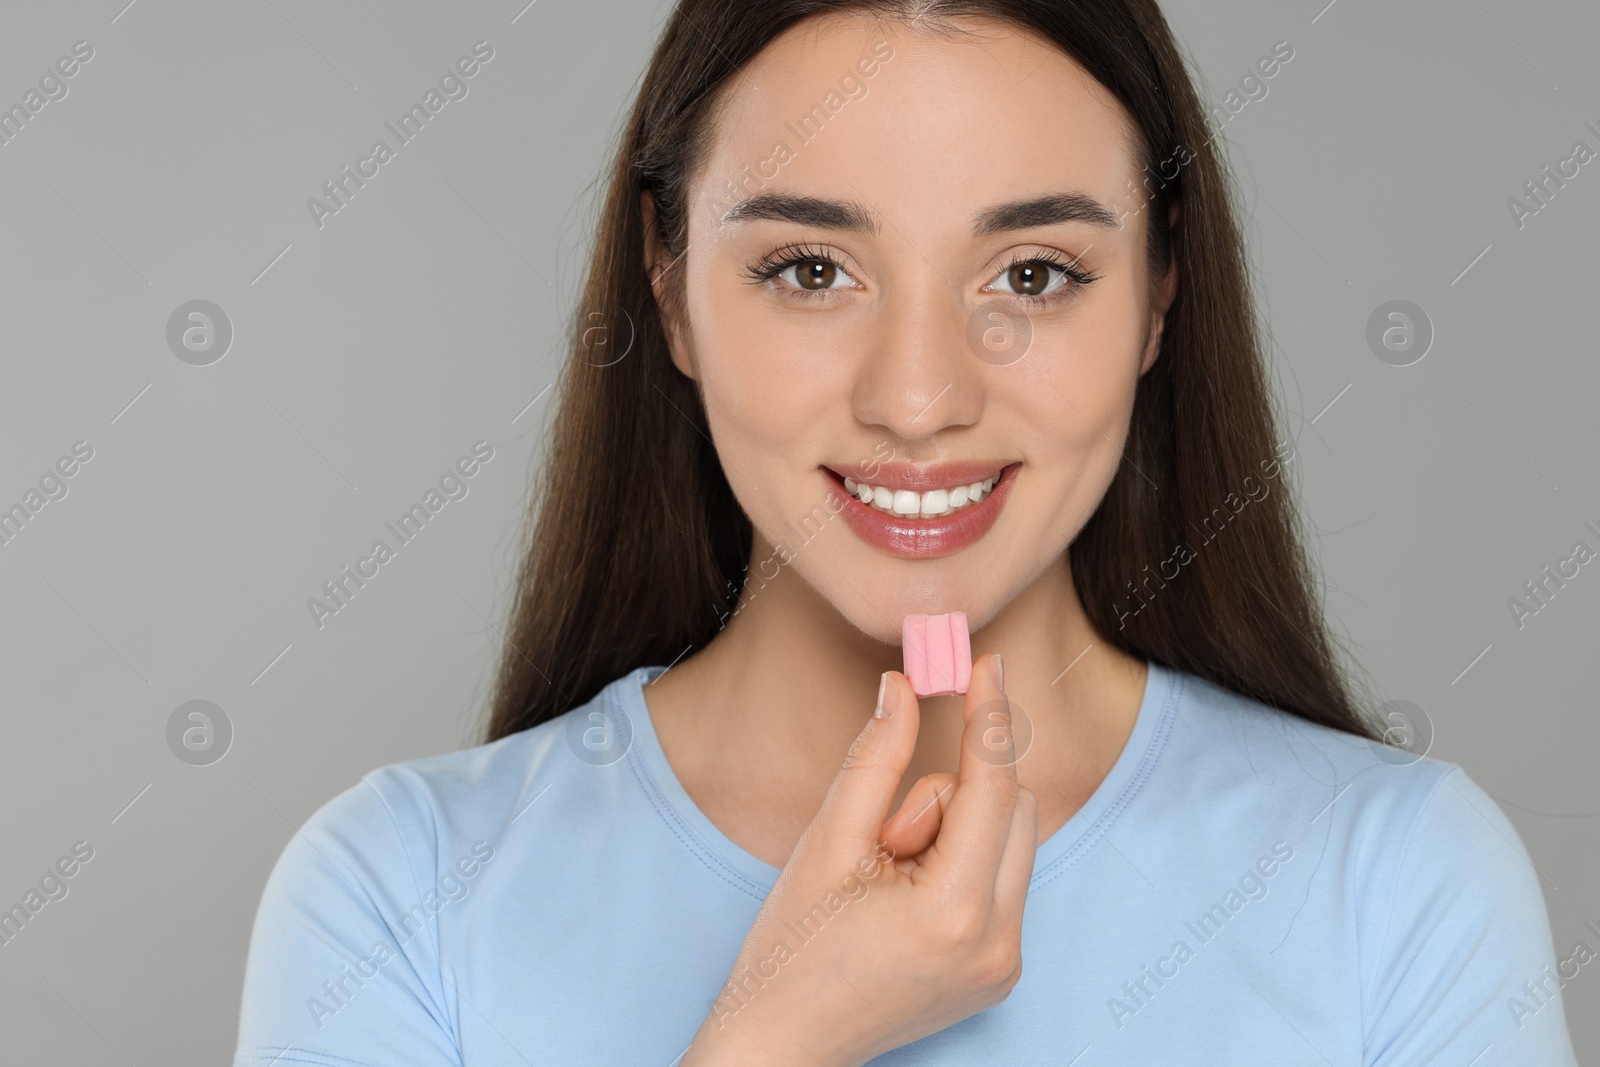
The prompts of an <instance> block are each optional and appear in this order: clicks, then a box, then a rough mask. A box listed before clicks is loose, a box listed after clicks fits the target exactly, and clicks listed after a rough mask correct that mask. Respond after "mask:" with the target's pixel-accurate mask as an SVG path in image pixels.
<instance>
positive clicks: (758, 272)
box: [651, 16, 1176, 642]
mask: <svg viewBox="0 0 1600 1067" xmlns="http://www.w3.org/2000/svg"><path fill="white" fill-rule="evenodd" d="M961 25H962V26H964V27H965V28H969V29H972V30H974V31H976V32H977V33H978V34H979V35H980V36H979V37H977V38H975V39H962V38H949V37H941V36H939V35H937V34H935V33H932V32H929V31H928V30H926V29H924V28H920V27H916V26H912V25H908V24H905V23H899V22H887V21H886V22H878V21H875V20H872V19H868V18H863V17H857V16H850V17H828V18H822V19H812V20H808V21H807V22H805V23H802V24H801V25H799V26H797V27H795V28H793V29H791V30H789V31H788V32H786V33H785V34H784V35H783V36H781V37H779V38H778V39H777V40H776V41H774V42H773V43H772V44H771V45H770V46H769V47H767V48H766V49H765V50H764V51H763V52H762V53H761V54H760V55H759V56H758V57H757V58H756V59H755V60H754V61H753V62H752V63H751V64H750V65H749V66H748V67H747V68H746V70H745V71H744V72H743V73H742V74H740V75H737V76H735V77H734V79H733V80H732V82H731V83H730V84H729V86H728V87H727V89H726V91H725V95H724V98H723V107H722V108H721V110H720V111H719V112H718V115H717V119H716V122H715V134H714V139H713V142H712V144H711V147H710V151H709V154H708V156H707V157H706V160H705V162H704V164H703V166H702V168H701V170H700V171H699V173H698V174H697V175H696V177H695V180H694V182H693V185H692V187H691V189H690V204H689V211H690V222H689V230H688V246H687V249H686V251H685V253H684V255H683V256H682V257H681V258H680V259H679V260H677V261H670V260H666V259H664V258H657V259H655V260H654V262H656V263H657V264H658V265H667V264H669V263H670V266H669V267H668V269H669V270H671V271H681V272H682V276H681V278H680V279H679V281H680V282H681V284H682V286H683V294H684V309H685V312H686V314H687V320H688V321H687V326H688V329H687V331H686V332H682V333H679V334H678V335H677V340H675V342H674V345H673V359H674V362H675V363H676V364H677V366H678V368H679V369H680V370H682V371H683V372H684V373H685V374H687V375H689V376H690V377H692V378H694V379H695V380H696V381H697V382H698V383H699V385H700V389H701V393H702V395H703V397H704V403H705V407H706V412H707V416H708V419H709V422H710V427H711V433H712V438H713V441H714V443H715V446H716V449H717V452H718V454H719V456H720V458H721V462H722V467H723V469H724V471H725V472H726V475H727V477H728V481H729V484H730V485H731V486H732V488H733V491H734V494H735V495H736V496H737V498H738V500H739V502H740V504H741V505H742V506H743V508H744V510H745V513H746V514H747V515H748V516H749V517H750V520H751V522H752V524H753V525H754V527H755V530H756V538H755V554H754V556H753V558H752V559H751V561H750V580H751V581H754V580H756V579H757V578H758V577H759V578H760V579H763V580H772V579H773V578H774V577H776V576H777V574H778V573H779V572H780V570H782V569H789V570H792V571H793V572H795V573H796V574H798V575H799V576H801V577H803V578H804V580H805V581H806V582H807V583H809V584H810V585H811V586H812V587H813V588H814V589H815V590H817V591H818V592H819V593H820V594H821V596H822V597H824V598H825V599H826V600H827V601H829V602H830V603H831V604H833V605H834V607H835V608H837V610H838V611H839V612H840V613H841V614H842V615H843V616H845V617H846V618H847V619H849V620H850V621H851V622H852V623H854V624H855V626H856V627H857V628H859V629H860V630H862V631H864V632H866V633H868V634H871V635H873V636H875V637H877V638H878V639H879V640H883V641H886V642H897V641H898V640H899V635H900V619H901V617H902V616H903V615H904V614H906V613H908V612H926V613H938V612H945V611H956V610H960V611H965V612H967V614H968V616H969V620H970V622H971V624H972V626H973V627H974V628H975V629H976V628H980V627H981V626H983V625H984V624H985V623H986V622H987V621H988V620H989V619H990V618H992V617H993V616H994V615H995V614H996V613H997V612H998V611H999V610H1000V609H1001V608H1002V607H1004V606H1005V604H1006V603H1007V602H1009V601H1010V600H1011V599H1012V597H1014V596H1015V595H1016V594H1017V593H1019V592H1020V591H1021V590H1022V589H1024V588H1026V587H1027V586H1028V585H1029V584H1031V583H1032V582H1033V581H1034V580H1035V579H1036V578H1038V577H1039V576H1040V574H1041V573H1042V572H1044V571H1045V570H1046V569H1047V568H1049V567H1051V566H1052V565H1054V564H1058V563H1059V562H1060V561H1061V557H1062V554H1063V553H1064V551H1065V549H1066V547H1067V546H1068V544H1070V543H1071V541H1072V540H1073V538H1074V537H1076V536H1077V534H1078V531H1079V530H1080V529H1082V527H1083V525H1084V523H1085V522H1086V521H1087V520H1088V519H1089V517H1090V515H1091V514H1093V512H1094V510H1095V508H1096V507H1097V505H1098V504H1099V502H1100V499H1101V497H1102V496H1103V495H1104V493H1105V490H1106V488H1107V486H1108V485H1109V484H1110V482H1111V479H1112V476H1113V475H1114V474H1115V473H1116V471H1117V468H1118V464H1119V462H1120V458H1121V453H1122V447H1123V443H1124V440H1125V438H1126V434H1127V428H1128V420H1129V416H1130V413H1131V411H1132V405H1133V398H1134V390H1135V387H1136V385H1137V383H1138V379H1139V376H1140V375H1141V374H1142V373H1144V371H1146V370H1148V369H1149V367H1150V366H1151V364H1152V363H1153V362H1154V359H1155V355H1156V351H1157V342H1158V340H1159V329H1160V325H1159V323H1160V318H1161V316H1162V314H1163V313H1164V311H1165V306H1166V304H1167V303H1169V302H1170V299H1171V292H1172V291H1173V286H1174V285H1175V281H1176V279H1175V276H1173V275H1171V274H1170V273H1169V275H1168V276H1167V277H1166V278H1165V279H1163V281H1162V284H1161V285H1157V286H1152V279H1151V275H1150V273H1149V270H1148V265H1147V263H1146V257H1145V241H1146V215H1145V214H1144V213H1143V211H1142V210H1141V209H1142V208H1144V207H1145V206H1146V204H1147V200H1146V196H1145V186H1144V185H1143V184H1142V183H1141V181H1140V178H1141V175H1140V173H1139V170H1140V168H1139V164H1138V162H1136V159H1137V157H1136V154H1135V151H1134V147H1133V145H1134V141H1135V137H1136V131H1135V128H1134V126H1133V124H1132V122H1131V120H1130V119H1129V118H1128V116H1127V113H1126V111H1125V110H1124V109H1123V108H1122V106H1121V105H1120V104H1119V103H1118V102H1117V101H1116V100H1115V98H1114V97H1112V96H1111V94H1110V93H1109V92H1107V91H1106V90H1105V89H1104V88H1103V87H1102V86H1100V85H1099V84H1098V83H1097V82H1095V81H1094V80H1093V79H1092V78H1091V77H1090V76H1089V75H1088V74H1087V73H1085V72H1084V70H1083V69H1082V68H1081V67H1080V66H1078V65H1077V63H1076V62H1074V61H1073V60H1071V59H1069V58H1067V57H1066V56H1065V55H1063V54H1061V53H1060V52H1058V51H1056V50H1055V49H1054V48H1053V47H1050V46H1047V45H1046V44H1044V43H1043V42H1042V41H1041V39H1039V38H1037V37H1034V36H1032V35H1028V34H1024V33H1022V32H1020V31H1018V30H1016V29H1015V28H1014V27H1011V26H1009V25H1008V24H1005V23H1000V22H994V21H988V20H983V21H977V20H963V21H962V23H961ZM651 229H652V232H653V227H652V228H651ZM655 255H657V256H658V257H659V255H660V253H659V251H657V252H656V253H655ZM997 473H998V474H999V475H1000V477H999V480H998V482H997V483H996V484H995V485H994V487H993V491H992V492H990V493H978V494H974V493H972V492H971V490H970V489H969V488H962V487H967V486H971V485H972V484H973V483H979V482H984V481H987V480H988V479H989V478H990V477H991V476H993V475H995V474H997ZM846 477H847V478H849V479H851V481H850V483H849V484H848V485H847V484H845V483H844V481H843V478H846ZM862 483H864V484H865V486H866V488H865V489H863V488H861V485H862ZM850 486H855V487H856V488H855V491H854V493H853V494H852V492H851V491H850ZM939 490H947V492H945V493H943V494H941V493H940V492H939ZM925 494H926V495H925ZM862 496H869V497H871V498H872V502H870V503H867V502H863V501H862V500H861V499H860V498H861V497H862ZM963 499H965V503H960V505H959V506H957V504H958V502H960V501H962V500H963ZM881 504H887V509H884V508H883V507H881V506H880V505H881ZM941 509H943V510H944V513H943V514H932V513H935V512H939V511H940V510H941ZM790 580H793V579H792V578H791V579H790Z"/></svg>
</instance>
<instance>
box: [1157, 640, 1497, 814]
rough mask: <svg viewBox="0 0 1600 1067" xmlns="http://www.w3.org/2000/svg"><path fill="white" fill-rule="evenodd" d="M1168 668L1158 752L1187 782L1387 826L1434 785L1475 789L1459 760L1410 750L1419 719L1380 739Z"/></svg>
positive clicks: (1424, 733) (1422, 738)
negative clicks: (1184, 771)
mask: <svg viewBox="0 0 1600 1067" xmlns="http://www.w3.org/2000/svg"><path fill="white" fill-rule="evenodd" d="M1169 670H1170V668H1169ZM1172 674H1173V675H1174V676H1175V678H1174V681H1173V688H1174V690H1175V691H1176V692H1175V699H1174V700H1172V702H1171V703H1172V704H1173V713H1172V716H1171V717H1172V720H1173V722H1172V727H1171V734H1170V740H1169V743H1168V746H1167V747H1168V751H1167V752H1166V754H1165V757H1164V758H1165V759H1170V760H1172V761H1173V762H1174V763H1182V764H1183V765H1184V766H1185V767H1187V768H1189V769H1190V770H1191V771H1192V774H1191V775H1190V778H1191V783H1192V784H1191V788H1193V789H1197V790H1206V791H1209V792H1212V793H1215V794H1218V795H1226V796H1231V797H1234V798H1236V799H1237V800H1239V801H1241V802H1243V803H1251V802H1254V803H1259V804H1264V805H1272V806H1274V807H1277V808H1283V807H1288V808H1290V809H1292V810H1294V811H1295V812H1297V813H1299V812H1301V811H1302V809H1305V810H1307V811H1308V812H1309V817H1310V818H1314V819H1315V820H1316V821H1317V822H1318V823H1322V822H1324V821H1325V820H1326V818H1327V816H1328V815H1330V814H1335V813H1336V814H1338V815H1339V816H1341V818H1344V817H1347V816H1350V815H1352V814H1356V813H1361V814H1364V815H1365V816H1366V817H1368V818H1369V819H1370V820H1372V821H1373V822H1374V823H1380V824H1381V825H1382V826H1383V827H1384V828H1385V829H1386V830H1388V831H1391V832H1392V831H1394V830H1395V829H1396V828H1397V827H1405V828H1409V827H1410V826H1412V825H1414V824H1415V822H1416V816H1418V815H1420V814H1421V812H1422V810H1423V809H1424V807H1425V806H1427V805H1428V804H1429V803H1430V801H1431V800H1433V799H1434V798H1435V796H1436V794H1437V793H1438V792H1439V791H1440V790H1441V789H1445V790H1452V795H1454V796H1463V795H1470V794H1471V793H1472V791H1474V790H1477V787H1476V786H1475V785H1472V784H1471V782H1470V779H1469V778H1468V776H1467V774H1466V772H1465V771H1464V770H1463V769H1462V768H1461V767H1460V766H1459V765H1457V764H1455V763H1450V762H1448V761H1445V760H1441V759H1436V758H1434V757H1432V756H1429V755H1426V754H1424V753H1423V752H1418V751H1413V749H1415V748H1418V747H1420V748H1422V749H1424V750H1425V749H1426V748H1427V744H1426V742H1427V740H1428V737H1429V734H1430V733H1431V728H1430V727H1429V726H1428V725H1427V724H1426V723H1425V722H1412V721H1406V722H1401V721H1400V720H1398V719H1397V720H1395V721H1394V722H1392V723H1390V724H1387V725H1388V726H1389V727H1390V729H1389V732H1388V734H1387V736H1386V738H1385V740H1386V741H1387V742H1389V743H1385V741H1379V740H1374V739H1372V738H1368V737H1363V736H1360V735H1357V734H1352V733H1348V732H1346V731H1344V730H1339V729H1335V728H1333V727H1331V726H1323V725H1321V724H1319V723H1314V722H1311V721H1309V720H1307V719H1302V718H1300V717H1299V716H1297V715H1293V714H1291V713H1289V712H1287V711H1284V710H1282V709H1280V708H1275V707H1272V706H1270V705H1268V704H1264V703H1262V702H1261V701H1259V700H1255V699H1252V698H1250V697H1247V696H1245V695H1243V694H1241V693H1237V692H1234V691H1232V690H1230V689H1226V688H1223V687H1222V686H1220V685H1217V684H1216V683H1213V682H1211V681H1208V680H1206V679H1204V678H1200V677H1198V676H1196V675H1193V674H1189V673H1187V672H1184V671H1172ZM1419 742H1420V744H1419ZM1463 782H1465V783H1467V784H1466V785H1465V786H1463V785H1462V783H1463ZM1457 790H1464V791H1465V793H1463V792H1458V791H1457ZM1478 792H1479V793H1480V794H1481V791H1478ZM1474 799H1476V798H1474ZM1491 804H1492V802H1491ZM1307 805H1310V807H1309V809H1306V806H1307ZM1408 816H1410V818H1409V820H1408ZM1335 821H1339V820H1335Z"/></svg>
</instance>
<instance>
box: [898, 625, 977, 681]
mask: <svg viewBox="0 0 1600 1067" xmlns="http://www.w3.org/2000/svg"><path fill="white" fill-rule="evenodd" d="M900 643H901V645H902V646H903V652H904V654H905V661H906V677H907V678H909V679H910V680H911V688H912V690H913V691H914V692H915V693H916V694H917V696H919V697H943V696H954V695H956V694H960V693H965V692H966V691H967V687H968V686H969V685H970V684H971V683H972V639H971V636H970V635H969V634H968V633H967V613H966V612H964V611H952V612H950V613H949V614H948V615H907V616H906V617H905V619H903V620H902V621H901V623H900Z"/></svg>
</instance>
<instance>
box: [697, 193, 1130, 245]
mask: <svg viewBox="0 0 1600 1067" xmlns="http://www.w3.org/2000/svg"><path fill="white" fill-rule="evenodd" d="M755 219H772V220H776V221H788V222H798V223H800V224H802V225H805V226H817V227H820V228H822V229H828V230H848V231H852V232H855V233H864V234H869V235H874V236H875V235H876V234H877V233H878V231H879V226H878V220H877V218H876V217H875V216H874V215H873V213H872V212H871V211H869V210H868V209H866V208H864V207H862V206H861V205H860V204H857V203H855V202H853V201H849V200H827V199H824V198H822V197H816V196H798V195H796V194H793V193H777V192H767V193H757V194H755V195H754V196H752V197H748V198H747V199H744V200H741V201H740V202H739V203H737V204H735V205H734V206H733V208H731V209H730V210H729V211H728V213H727V214H725V215H723V216H722V221H723V222H724V223H739V222H749V221H752V220H755ZM1062 222H1086V223H1088V224H1089V225H1091V226H1098V227H1100V228H1102V229H1116V228H1118V227H1119V226H1120V224H1121V219H1120V218H1119V216H1118V215H1117V214H1116V212H1114V211H1112V210H1111V209H1110V208H1109V207H1107V206H1106V205H1105V204H1103V203H1101V202H1100V201H1098V200H1096V199H1095V198H1094V197H1092V196H1089V195H1087V194H1085V193H1050V194H1047V195H1045V196H1037V197H1032V198H1030V199H1027V200H1013V201H1011V202H1009V203H1005V204H996V205H995V206H993V207H989V208H985V209H983V210H982V211H980V212H978V213H977V214H976V215H975V216H974V217H973V220H972V233H973V236H975V237H985V236H988V235H989V234H995V233H1003V232H1005V231H1008V230H1026V229H1032V228H1036V227H1040V226H1054V225H1057V224H1058V223H1062Z"/></svg>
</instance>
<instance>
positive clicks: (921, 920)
mask: <svg viewBox="0 0 1600 1067" xmlns="http://www.w3.org/2000/svg"><path fill="white" fill-rule="evenodd" d="M998 661H999V656H997V655H989V656H985V657H983V658H982V659H980V661H979V662H978V663H976V664H974V665H973V671H972V683H971V686H970V687H969V689H968V691H967V694H966V696H965V699H964V704H963V709H964V710H963V714H964V715H965V720H966V725H965V728H964V730H963V734H962V746H961V754H960V763H959V765H958V767H959V769H958V771H957V773H956V774H953V775H952V774H950V773H948V772H940V773H937V774H930V775H928V776H926V777H924V778H922V779H919V780H918V781H917V783H916V784H915V785H914V786H913V787H912V789H911V791H910V793H909V794H908V795H907V797H906V799H905V802H904V803H903V804H902V805H901V807H900V809H899V810H898V811H897V812H896V813H895V815H894V818H892V819H891V820H889V822H888V823H887V824H886V823H885V822H884V816H885V815H886V814H887V813H888V810H889V805H890V804H891V803H892V802H893V800H894V794H895V791H896V790H897V788H898V787H899V784H900V780H901V779H902V778H903V777H904V775H905V773H906V768H907V767H908V766H909V764H910V762H911V756H912V753H913V751H914V749H915V747H916V741H917V730H918V727H919V725H920V717H921V713H920V707H919V705H918V702H917V698H916V695H915V694H914V693H913V692H912V689H911V683H910V682H909V681H908V680H907V678H906V676H905V675H904V674H902V673H901V672H899V671H888V672H886V673H885V675H884V682H883V707H884V709H885V710H887V711H889V714H888V715H887V716H885V717H883V718H877V717H874V718H871V719H869V720H868V721H867V724H866V726H865V727H864V728H863V729H862V731H861V733H860V735H859V736H857V738H856V740H855V742H854V743H853V744H852V745H851V747H850V751H849V754H848V755H847V756H846V757H845V760H844V765H843V767H841V768H840V770H839V774H838V776H837V777H836V778H835V779H834V781H833V785H832V786H831V787H830V788H829V790H828V795H827V797H826V798H825V799H824V800H823V802H822V807H821V808H820V809H819V810H818V812H817V815H816V817H815V818H814V819H813V820H812V821H811V824H810V825H809V826H808V827H807V828H806V831H805V833H804V834H802V835H801V837H800V841H799V843H798V844H797V845H796V846H795V849H794V852H793V853H792V854H791V855H790V857H789V861H788V863H787V864H785V865H784V868H783V871H782V873H781V874H780V875H779V877H778V880H777V882H776V883H775V884H774V885H773V887H772V891H771V892H770V893H769V894H768V895H767V899H766V901H765V903H764V904H763V905H762V907H761V911H760V912H759V913H758V914H757V916H756V919H755V922H754V923H753V924H752V925H751V927H750V931H749V933H748V934H747V935H746V936H745V940H744V945H743V946H742V947H741V949H740V951H739V957H738V959H737V960H736V961H735V963H734V966H733V970H732V972H731V973H730V975H729V978H728V981H729V983H730V985H729V986H728V987H725V988H724V990H723V993H722V995H721V996H720V997H719V998H718V1000H717V1002H716V1004H715V1006H714V1007H713V1008H712V1011H711V1013H710V1014H709V1015H707V1017H706V1020H705V1022H704V1023H703V1024H702V1025H701V1027H700V1031H699V1032H698V1033H697V1034H696V1036H695V1040H694V1043H693V1044H692V1045H691V1046H690V1047H689V1050H688V1052H687V1054H686V1055H685V1057H684V1059H683V1061H682V1067H707V1065H710V1064H718V1063H730V1064H731V1063H739V1064H753V1063H771V1064H784V1065H787V1064H791V1063H793V1064H800V1063H805V1064H829V1065H839V1067H858V1065H860V1064H862V1063H865V1062H866V1061H867V1060H869V1059H871V1058H872V1057H874V1056H876V1055H879V1054H880V1053H883V1052H886V1051H888V1050H889V1049H892V1048H896V1047H898V1046H900V1045H903V1044H906V1043H908V1042H910V1041H915V1040H916V1039H917V1038H920V1037H924V1036H926V1035H927V1034H931V1033H934V1032H935V1031H937V1030H942V1029H944V1028H945V1027H947V1026H950V1025H952V1024H954V1023H957V1022H959V1021H960V1020H962V1019H965V1018H966V1017H968V1016H969V1015H973V1014H975V1013H977V1012H980V1011H983V1010H984V1009H985V1008H990V1007H993V1006H994V1005H996V1004H998V1003H1000V1001H1002V1000H1004V999H1005V998H1006V996H1007V995H1008V994H1009V993H1010V992H1011V990H1012V988H1013V987H1014V986H1015V985H1016V984H1017V981H1018V979H1019V978H1021V976H1022V955H1021V944H1022V910H1023V906H1024V904H1025V903H1026V902H1027V895H1028V882H1029V880H1030V879H1031V878H1032V877H1033V860H1034V852H1035V849H1036V847H1037V843H1038V842H1037V835H1038V814H1039V809H1038V803H1037V801H1036V799H1035V798H1034V795H1033V793H1032V792H1031V791H1029V790H1028V789H1025V788H1023V787H1022V785H1021V784H1020V783H1019V782H1018V781H1017V770H1016V761H1015V758H1014V755H1013V753H1014V748H1013V743H1012V738H1011V722H1010V715H1009V706H1008V705H1007V704H1006V703H1005V693H1004V691H1003V689H1002V687H1001V684H1000V679H999V678H998V677H997V675H998V673H999V672H998V666H999V662H998ZM979 709H982V711H981V712H979ZM974 712H979V713H978V714H976V715H975V714H974Z"/></svg>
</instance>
